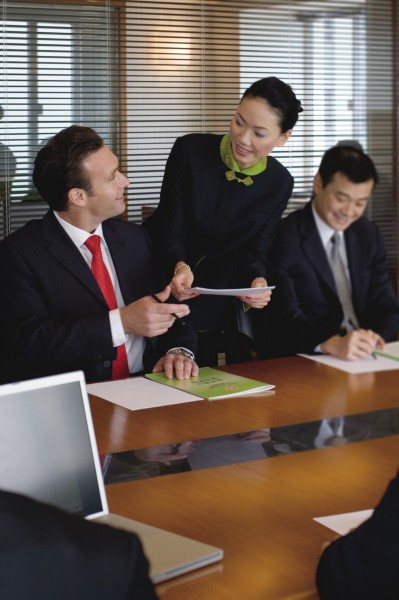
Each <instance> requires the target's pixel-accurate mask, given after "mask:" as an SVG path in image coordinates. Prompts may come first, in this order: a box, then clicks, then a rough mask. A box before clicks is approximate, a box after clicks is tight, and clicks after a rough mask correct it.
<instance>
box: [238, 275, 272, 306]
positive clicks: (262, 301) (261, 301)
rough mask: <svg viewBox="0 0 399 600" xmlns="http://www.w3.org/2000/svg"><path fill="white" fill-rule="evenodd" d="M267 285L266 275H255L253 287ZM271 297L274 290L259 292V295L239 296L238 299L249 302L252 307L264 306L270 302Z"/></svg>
mask: <svg viewBox="0 0 399 600" xmlns="http://www.w3.org/2000/svg"><path fill="white" fill-rule="evenodd" d="M266 286H267V281H266V279H265V278H264V277H255V279H254V280H253V282H252V283H251V287H252V288H257V287H266ZM271 297H272V291H271V290H267V291H266V292H263V294H259V295H258V296H238V299H239V300H242V301H243V302H245V303H246V304H248V306H249V307H250V308H264V307H265V306H266V305H267V304H268V303H269V302H270V298H271Z"/></svg>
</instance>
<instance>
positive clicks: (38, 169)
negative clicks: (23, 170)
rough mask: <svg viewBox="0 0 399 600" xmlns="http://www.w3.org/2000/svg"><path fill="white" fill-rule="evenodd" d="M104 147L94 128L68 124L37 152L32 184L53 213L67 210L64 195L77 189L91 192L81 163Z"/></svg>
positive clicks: (66, 199) (66, 198) (66, 197)
mask: <svg viewBox="0 0 399 600" xmlns="http://www.w3.org/2000/svg"><path fill="white" fill-rule="evenodd" d="M103 146H104V141H103V139H102V138H101V137H100V136H99V135H98V133H97V132H96V131H94V129H91V128H90V127H81V126H79V125H71V127H67V128H66V129H62V130H61V131H60V132H59V133H57V134H56V135H55V136H54V137H52V138H50V140H49V141H48V142H47V143H46V145H45V146H44V147H43V148H42V149H41V150H39V152H38V154H37V156H36V159H35V166H34V169H33V176H32V177H33V183H34V184H35V186H36V189H37V191H38V192H39V194H40V195H41V197H42V198H43V200H46V202H47V203H48V205H49V206H50V208H52V209H53V210H59V211H63V210H67V209H68V192H69V190H71V189H72V188H80V189H83V190H85V191H86V192H88V193H90V192H91V185H90V180H89V177H88V175H87V173H86V171H85V169H84V168H83V166H82V163H83V161H84V160H85V159H86V158H87V157H88V156H89V155H90V154H93V153H94V152H97V150H100V148H102V147H103Z"/></svg>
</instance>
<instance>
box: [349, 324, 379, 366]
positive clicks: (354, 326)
mask: <svg viewBox="0 0 399 600" xmlns="http://www.w3.org/2000/svg"><path fill="white" fill-rule="evenodd" d="M348 323H349V325H350V326H351V327H352V329H353V331H358V330H359V327H357V325H355V323H354V322H353V321H352V319H348ZM371 356H372V357H373V358H374V360H377V355H376V353H375V352H371Z"/></svg>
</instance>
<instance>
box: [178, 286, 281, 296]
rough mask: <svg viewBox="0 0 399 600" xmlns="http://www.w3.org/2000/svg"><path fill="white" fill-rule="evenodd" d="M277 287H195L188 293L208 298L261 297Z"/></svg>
mask: <svg viewBox="0 0 399 600" xmlns="http://www.w3.org/2000/svg"><path fill="white" fill-rule="evenodd" d="M275 287H276V286H275V285H270V286H266V287H256V288H229V289H220V290H219V289H215V288H203V287H193V288H190V289H189V290H186V291H187V292H194V293H195V294H205V295H207V296H259V295H260V294H263V292H266V291H267V290H274V288H275Z"/></svg>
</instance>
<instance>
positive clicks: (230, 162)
mask: <svg viewBox="0 0 399 600" xmlns="http://www.w3.org/2000/svg"><path fill="white" fill-rule="evenodd" d="M220 156H221V158H222V160H223V162H224V164H225V165H226V166H227V167H229V169H230V171H226V178H227V179H228V180H229V181H233V180H234V179H235V180H237V181H238V182H239V183H243V184H244V185H246V186H248V185H252V184H253V180H252V178H251V177H250V175H259V173H263V171H265V169H266V167H267V157H265V158H262V159H261V160H260V161H259V162H257V163H255V164H254V165H251V166H250V167H248V168H247V169H240V167H239V166H238V164H237V163H236V161H235V159H234V156H233V153H232V151H231V145H230V134H229V133H226V134H225V135H224V136H223V137H222V141H221V142H220ZM236 173H244V175H247V177H245V178H243V179H242V178H240V177H237V175H236Z"/></svg>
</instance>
